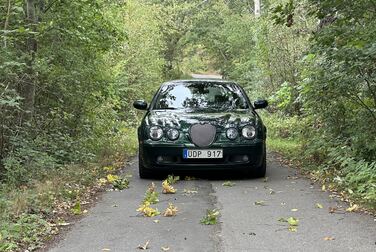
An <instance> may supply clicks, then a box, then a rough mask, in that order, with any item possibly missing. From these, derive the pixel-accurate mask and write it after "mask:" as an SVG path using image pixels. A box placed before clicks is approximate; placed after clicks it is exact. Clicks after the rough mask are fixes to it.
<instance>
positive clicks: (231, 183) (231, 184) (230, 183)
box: [222, 181, 235, 187]
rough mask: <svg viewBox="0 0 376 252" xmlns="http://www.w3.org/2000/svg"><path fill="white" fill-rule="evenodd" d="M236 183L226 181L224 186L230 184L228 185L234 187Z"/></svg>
mask: <svg viewBox="0 0 376 252" xmlns="http://www.w3.org/2000/svg"><path fill="white" fill-rule="evenodd" d="M234 185H235V183H234V182H231V181H225V182H224V183H223V184H222V186H228V187H233V186H234Z"/></svg>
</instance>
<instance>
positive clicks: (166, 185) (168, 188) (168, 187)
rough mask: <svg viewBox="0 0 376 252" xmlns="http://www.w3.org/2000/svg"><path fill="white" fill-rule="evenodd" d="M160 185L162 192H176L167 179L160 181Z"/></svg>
mask: <svg viewBox="0 0 376 252" xmlns="http://www.w3.org/2000/svg"><path fill="white" fill-rule="evenodd" d="M162 187H163V190H162V193H164V194H174V193H176V189H174V188H173V187H172V186H171V185H170V184H169V183H168V182H167V180H164V181H163V182H162Z"/></svg>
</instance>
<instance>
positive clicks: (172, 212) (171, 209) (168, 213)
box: [163, 203, 178, 217]
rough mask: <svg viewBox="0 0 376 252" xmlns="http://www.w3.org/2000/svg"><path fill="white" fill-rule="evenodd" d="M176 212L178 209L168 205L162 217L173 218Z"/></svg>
mask: <svg viewBox="0 0 376 252" xmlns="http://www.w3.org/2000/svg"><path fill="white" fill-rule="evenodd" d="M177 212H178V208H177V207H176V206H174V205H173V204H171V203H169V204H168V207H167V209H166V210H165V212H164V213H163V216H164V217H173V216H176V213H177Z"/></svg>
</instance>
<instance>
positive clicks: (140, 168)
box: [138, 155, 153, 179]
mask: <svg viewBox="0 0 376 252" xmlns="http://www.w3.org/2000/svg"><path fill="white" fill-rule="evenodd" d="M138 174H139V176H140V178H141V179H148V178H152V177H153V173H152V172H151V171H148V170H147V169H146V168H145V167H144V166H143V165H142V160H141V158H140V155H138Z"/></svg>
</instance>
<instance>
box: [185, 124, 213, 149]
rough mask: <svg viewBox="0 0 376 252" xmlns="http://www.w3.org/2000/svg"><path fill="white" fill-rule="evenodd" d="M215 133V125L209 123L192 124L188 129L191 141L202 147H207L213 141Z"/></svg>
mask: <svg viewBox="0 0 376 252" xmlns="http://www.w3.org/2000/svg"><path fill="white" fill-rule="evenodd" d="M216 133H217V129H216V127H215V126H214V125H211V124H209V123H204V124H193V125H192V126H191V127H190V129H189V136H190V137H191V140H192V143H194V144H195V145H196V146H198V147H202V148H204V147H208V146H210V145H211V144H212V143H213V142H214V140H215V136H216Z"/></svg>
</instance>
